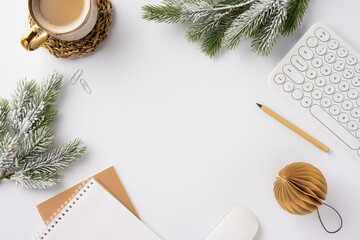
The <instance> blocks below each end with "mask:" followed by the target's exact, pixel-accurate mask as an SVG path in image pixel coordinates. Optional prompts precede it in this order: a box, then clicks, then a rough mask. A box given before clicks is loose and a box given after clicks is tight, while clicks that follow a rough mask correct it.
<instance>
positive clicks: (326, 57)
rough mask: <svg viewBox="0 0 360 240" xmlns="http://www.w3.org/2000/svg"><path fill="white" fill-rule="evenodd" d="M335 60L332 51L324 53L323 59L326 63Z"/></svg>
mask: <svg viewBox="0 0 360 240" xmlns="http://www.w3.org/2000/svg"><path fill="white" fill-rule="evenodd" d="M335 60H336V56H335V54H334V53H328V54H326V56H325V61H326V62H327V63H333V62H335Z"/></svg>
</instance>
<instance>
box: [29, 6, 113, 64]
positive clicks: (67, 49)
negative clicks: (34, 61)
mask: <svg viewBox="0 0 360 240" xmlns="http://www.w3.org/2000/svg"><path fill="white" fill-rule="evenodd" d="M111 12H112V4H111V2H110V0H98V19H97V22H96V25H95V27H94V29H93V30H92V31H91V32H90V33H89V35H87V36H86V37H84V38H82V39H80V40H77V41H70V42H68V41H62V40H59V39H56V38H51V39H50V40H49V41H47V42H46V43H45V44H44V45H43V47H45V48H46V49H47V50H49V52H50V54H52V55H54V56H55V57H57V58H74V57H82V56H85V55H87V54H89V53H91V52H94V51H96V50H97V49H98V48H99V47H100V44H101V43H102V42H103V41H104V40H105V39H106V38H107V36H108V32H109V27H110V25H111V21H112V16H111ZM29 22H30V26H33V25H34V24H35V23H34V21H33V20H32V18H31V17H30V16H29Z"/></svg>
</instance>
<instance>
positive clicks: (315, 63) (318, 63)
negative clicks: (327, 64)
mask: <svg viewBox="0 0 360 240" xmlns="http://www.w3.org/2000/svg"><path fill="white" fill-rule="evenodd" d="M322 64H323V61H322V60H321V58H318V57H317V58H314V59H313V60H312V61H311V65H312V66H313V67H314V68H319V67H321V65H322Z"/></svg>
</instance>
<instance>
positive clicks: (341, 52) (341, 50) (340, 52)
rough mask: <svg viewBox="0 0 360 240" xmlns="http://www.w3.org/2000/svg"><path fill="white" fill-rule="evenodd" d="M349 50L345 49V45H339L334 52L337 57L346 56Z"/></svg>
mask: <svg viewBox="0 0 360 240" xmlns="http://www.w3.org/2000/svg"><path fill="white" fill-rule="evenodd" d="M348 53H349V51H348V50H347V48H345V47H340V48H339V49H338V50H337V51H336V54H337V55H338V56H339V57H342V58H343V57H346V56H347V55H348Z"/></svg>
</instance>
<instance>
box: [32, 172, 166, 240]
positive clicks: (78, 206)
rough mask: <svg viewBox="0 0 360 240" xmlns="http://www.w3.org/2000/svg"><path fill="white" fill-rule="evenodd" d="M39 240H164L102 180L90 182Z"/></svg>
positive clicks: (40, 235)
mask: <svg viewBox="0 0 360 240" xmlns="http://www.w3.org/2000/svg"><path fill="white" fill-rule="evenodd" d="M36 239H37V240H64V239H69V240H70V239H76V240H85V239H86V240H99V239H111V240H117V239H119V240H120V239H123V240H161V239H160V238H159V237H158V236H157V235H156V234H155V233H154V232H152V231H151V230H150V229H149V228H148V227H147V226H146V225H145V224H144V223H142V222H141V221H140V220H139V219H138V218H137V217H136V216H135V215H134V214H132V213H131V212H130V211H129V210H128V209H127V208H126V207H125V206H124V205H122V204H121V203H120V202H119V201H118V200H117V199H116V198H115V197H114V196H113V195H111V194H110V193H109V192H108V191H107V190H106V189H105V188H104V187H103V186H101V185H100V183H99V182H98V181H96V180H95V179H94V178H92V179H90V181H89V182H88V183H86V184H85V185H84V186H83V187H82V188H81V189H79V191H78V192H77V194H76V195H75V196H74V197H73V198H72V200H71V201H70V202H69V203H68V204H67V205H66V206H65V207H64V208H63V209H62V211H61V212H59V213H58V214H57V216H56V217H55V218H54V219H53V220H52V221H51V222H50V224H48V225H47V227H46V229H44V231H42V232H41V233H40V234H39V236H38V237H37V238H36Z"/></svg>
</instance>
